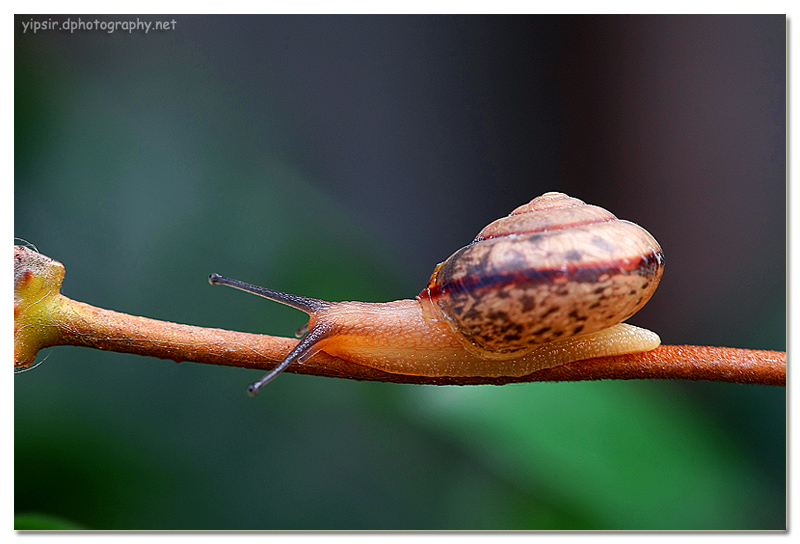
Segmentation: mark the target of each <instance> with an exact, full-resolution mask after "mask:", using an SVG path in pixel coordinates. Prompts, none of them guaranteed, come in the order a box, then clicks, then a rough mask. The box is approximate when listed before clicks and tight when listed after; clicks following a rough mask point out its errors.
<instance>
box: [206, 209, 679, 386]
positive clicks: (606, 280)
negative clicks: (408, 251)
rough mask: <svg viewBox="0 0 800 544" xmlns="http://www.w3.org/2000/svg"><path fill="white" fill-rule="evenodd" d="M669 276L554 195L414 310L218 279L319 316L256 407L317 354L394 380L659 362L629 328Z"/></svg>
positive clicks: (636, 233)
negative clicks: (618, 359) (589, 363)
mask: <svg viewBox="0 0 800 544" xmlns="http://www.w3.org/2000/svg"><path fill="white" fill-rule="evenodd" d="M663 270H664V255H663V253H662V250H661V247H660V246H659V244H658V242H656V240H655V239H654V238H653V237H652V236H651V235H650V233H648V232H647V231H646V230H644V229H643V228H641V227H640V226H638V225H635V224H634V223H630V222H628V221H623V220H619V219H617V218H616V217H615V216H614V215H613V214H612V213H611V212H608V211H606V210H604V209H603V208H600V207H597V206H591V205H587V204H585V203H584V202H583V201H581V200H578V199H575V198H571V197H569V196H567V195H565V194H562V193H545V194H544V195H542V196H539V197H537V198H534V199H533V200H531V201H530V202H529V203H527V204H525V205H523V206H520V207H518V208H517V209H515V210H514V211H513V212H511V214H510V215H508V216H507V217H504V218H502V219H498V220H497V221H494V222H493V223H491V224H489V225H488V226H487V227H485V228H484V229H483V230H482V231H481V232H480V233H479V234H478V236H477V237H476V238H475V239H474V240H473V241H472V243H470V244H469V245H467V246H465V247H463V248H461V249H459V250H458V251H456V252H455V253H453V255H451V256H450V258H449V259H447V260H446V261H444V262H443V263H440V264H439V265H438V266H436V268H435V269H434V271H433V274H432V275H431V278H430V281H429V282H428V285H427V286H426V287H425V289H423V290H422V292H420V294H419V295H417V296H416V298H415V299H413V300H397V301H394V302H386V303H367V302H326V301H324V300H318V299H315V298H309V297H304V296H298V295H292V294H288V293H282V292H280V291H274V290H272V289H267V288H264V287H258V286H256V285H250V284H247V283H244V282H240V281H238V280H233V279H229V278H225V277H222V276H220V275H219V274H212V275H211V276H210V277H209V282H210V283H211V284H214V285H217V284H222V285H228V286H231V287H235V288H238V289H241V290H244V291H248V292H251V293H255V294H257V295H261V296H263V297H266V298H268V299H270V300H274V301H276V302H281V303H283V304H286V305H288V306H291V307H293V308H297V309H298V310H302V311H304V312H306V313H307V314H309V321H308V324H307V325H306V326H304V327H303V328H301V330H300V331H298V333H299V334H305V336H304V337H303V338H302V339H301V340H300V341H299V342H298V344H297V345H296V346H295V347H294V349H292V350H291V352H290V353H289V354H288V355H287V356H286V357H285V358H284V359H283V361H281V362H280V363H279V364H278V365H277V366H276V367H275V368H274V369H273V370H271V371H270V372H269V373H268V374H266V375H265V376H264V377H263V378H261V379H260V380H259V381H257V382H255V383H253V384H251V385H250V386H249V388H248V391H249V393H250V394H251V395H255V394H256V393H257V392H258V390H259V389H260V388H261V387H262V386H264V385H265V384H266V383H267V382H269V381H270V380H272V379H273V378H275V376H277V375H278V374H279V373H280V372H282V371H283V370H284V369H286V367H288V366H289V365H290V364H292V363H293V362H295V361H300V362H302V361H303V360H304V359H306V358H308V357H310V356H311V355H313V354H314V353H316V352H317V351H320V350H321V351H324V352H326V353H328V354H329V355H333V356H335V357H340V358H342V359H345V360H348V361H351V362H354V363H357V364H360V365H366V366H369V367H373V368H377V369H380V370H383V371H386V372H390V373H395V374H410V375H417V376H487V377H497V376H525V375H527V374H531V373H533V372H536V371H538V370H542V369H544V368H550V367H555V366H559V365H563V364H566V363H571V362H575V361H580V360H583V359H590V358H594V357H601V356H609V355H621V354H625V353H635V352H640V351H649V350H651V349H654V348H656V347H658V345H659V344H660V343H661V340H660V339H659V337H658V335H657V334H655V333H653V332H651V331H648V330H645V329H641V328H639V327H634V326H633V325H628V324H625V323H622V322H623V321H624V320H626V319H628V318H629V317H631V316H632V315H633V314H635V313H636V312H637V311H638V310H639V309H641V308H642V306H644V305H645V303H646V302H647V301H648V300H649V299H650V297H651V296H652V294H653V292H654V291H655V289H656V287H657V286H658V282H659V281H660V279H661V274H662V272H663Z"/></svg>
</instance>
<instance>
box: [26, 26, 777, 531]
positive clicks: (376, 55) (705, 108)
mask: <svg viewBox="0 0 800 544" xmlns="http://www.w3.org/2000/svg"><path fill="white" fill-rule="evenodd" d="M138 17H139V19H141V20H143V21H151V22H154V21H156V20H165V19H166V20H171V19H174V20H175V21H176V28H175V29H174V30H172V31H162V32H153V31H151V32H150V33H147V34H145V33H143V32H133V33H126V32H123V31H117V32H114V33H107V32H103V31H89V30H82V31H76V32H74V33H70V32H65V31H60V30H51V31H46V32H37V33H35V34H34V33H31V32H23V25H22V23H23V22H29V21H30V20H31V18H32V17H31V16H17V17H16V18H15V127H14V129H15V195H14V198H15V202H14V204H15V206H14V207H15V220H14V227H15V235H16V236H19V237H22V238H24V239H26V240H28V241H30V242H32V243H34V244H36V245H37V246H38V248H39V250H40V251H42V252H43V253H44V254H46V255H48V256H50V257H52V258H54V259H56V260H59V261H61V262H62V263H64V265H65V266H66V269H67V274H66V278H65V281H64V284H63V288H62V292H63V293H64V294H65V295H67V296H69V297H71V298H74V299H77V300H81V301H84V302H87V303H90V304H94V305H97V306H101V307H105V308H111V309H115V310H119V311H124V312H128V313H132V314H138V315H145V316H148V317H154V318H158V319H166V320H171V321H178V322H184V323H191V324H195V325H202V326H210V327H223V328H230V329H236V330H243V331H249V332H268V333H272V334H278V335H283V336H291V335H292V333H293V332H294V331H295V330H296V329H297V328H298V327H299V326H300V325H301V324H302V323H303V322H304V316H303V315H302V314H300V313H299V312H296V311H293V310H291V309H288V308H285V307H282V306H280V305H278V304H274V303H270V302H267V301H265V300H263V299H260V298H259V297H255V296H251V295H247V294H244V293H240V292H236V291H233V290H230V289H224V288H214V287H211V286H210V285H209V284H208V282H207V276H208V274H209V273H211V272H218V273H221V274H225V275H229V276H232V277H236V278H240V279H242V280H245V281H249V282H252V283H257V284H262V285H266V286H270V287H273V288H276V289H280V290H283V291H290V292H296V293H300V294H305V295H310V296H314V297H319V298H326V299H334V300H345V299H349V300H367V301H385V300H393V299H398V298H410V297H413V296H414V295H416V294H417V293H418V292H419V291H420V290H421V289H422V287H424V285H425V283H426V282H427V279H428V276H429V275H430V273H431V271H432V270H433V267H434V266H435V265H436V263H438V262H440V261H442V260H444V259H445V258H447V257H448V256H449V255H450V254H451V253H452V252H453V251H455V250H456V249H458V248H459V247H461V246H463V245H465V244H466V243H468V242H469V241H470V240H471V239H472V238H473V237H474V236H475V234H476V233H477V232H478V231H479V230H480V229H481V228H482V227H483V226H484V225H486V224H487V223H489V222H490V221H492V220H494V219H496V218H498V217H501V216H503V215H506V214H507V213H509V212H510V211H511V210H512V209H513V208H514V207H516V206H518V205H520V204H522V203H524V202H527V201H528V200H530V199H531V198H533V197H534V196H537V195H539V194H541V193H543V192H546V191H551V190H558V191H563V192H566V193H568V194H570V195H573V196H576V197H579V198H581V199H583V200H585V201H587V202H590V203H594V204H598V205H601V206H603V207H606V208H608V209H610V210H611V211H613V212H614V213H616V214H617V215H618V216H619V217H621V218H625V219H629V220H632V221H635V222H637V223H640V224H642V225H643V226H645V227H646V228H647V229H648V230H649V231H650V232H652V233H653V234H654V236H655V237H656V238H657V239H658V240H659V241H660V243H661V244H662V246H663V248H664V251H665V254H666V263H667V264H666V272H665V276H664V279H663V281H662V284H661V286H660V288H659V290H658V291H657V292H656V294H655V296H654V298H653V300H652V301H651V302H650V303H649V304H648V306H647V307H646V308H645V309H643V310H642V311H641V312H640V313H639V314H638V315H637V316H635V317H634V318H633V319H632V322H633V323H635V324H639V325H642V326H645V327H648V328H652V329H654V330H656V331H657V332H659V334H660V335H661V337H662V340H663V341H664V342H665V343H670V344H680V343H687V344H709V345H730V346H736V347H750V348H761V349H778V350H783V349H785V345H786V334H785V330H786V272H785V270H786V249H785V248H786V200H785V194H786V183H785V171H786V170H785V169H786V162H785V146H786V140H785V131H786V124H785V115H786V111H785V103H786V102H785V99H786V97H785V86H786V75H785V74H786V70H785V61H786V57H785V43H786V19H785V17H784V16H753V17H750V16H725V17H695V16H692V17H683V16H670V17H611V16H605V17H427V16H426V17H366V16H361V17H336V16H326V17H299V16H298V17H295V16H268V17H217V16H213V17H210V16H209V17H206V16H198V17H195V16H183V15H180V16H177V15H176V16H147V15H145V16H141V15H140V16H138ZM33 18H34V19H36V20H39V21H42V20H45V21H46V20H47V19H48V18H47V17H43V16H35V17H33ZM80 18H81V19H82V20H83V21H94V20H95V19H97V20H100V21H119V20H128V19H131V17H128V16H119V15H114V16H97V17H95V16H80ZM132 18H133V19H134V20H135V19H136V16H133V17H132ZM49 19H50V20H51V21H59V22H60V21H63V20H65V19H66V16H51V17H50V18H49ZM70 19H71V20H73V21H76V20H77V19H78V16H71V17H70ZM47 352H49V356H48V358H47V360H46V362H45V363H44V364H42V365H41V366H39V367H37V368H35V369H34V370H32V371H30V372H26V373H22V374H19V375H17V376H16V377H15V400H14V402H15V429H14V439H15V459H14V467H15V480H14V488H15V489H14V493H15V510H16V513H17V514H18V515H19V516H20V517H18V518H17V528H24V527H34V526H36V527H40V526H57V527H75V526H77V527H82V528H87V529H221V530H226V529H227V530H233V529H494V530H499V529H717V530H719V529H782V528H785V526H786V483H785V480H786V427H785V425H786V418H785V410H786V391H785V389H784V388H777V387H764V386H741V385H733V384H715V383H688V382H633V381H632V382H601V383H575V384H528V385H510V386H503V387H493V386H479V387H435V386H408V385H395V384H382V383H356V382H350V381H346V380H337V379H326V378H318V377H309V376H295V375H292V374H284V375H283V376H281V377H280V378H279V379H277V380H276V381H275V382H273V383H272V384H270V385H269V386H268V387H267V389H266V390H264V391H263V392H262V394H261V395H260V396H259V397H258V398H256V399H252V398H249V397H248V396H247V395H246V394H245V387H246V385H247V384H248V383H249V382H251V381H253V380H254V379H257V378H258V377H260V375H261V373H260V372H257V371H253V370H243V369H233V368H216V367H212V366H206V365H199V364H192V363H184V364H180V365H176V364H175V363H174V362H171V361H162V360H157V359H149V358H143V357H136V356H130V355H121V354H116V353H106V352H101V351H95V350H89V349H82V348H71V347H61V348H55V349H51V350H46V352H45V353H47ZM37 524H38V525H37ZM42 524H44V525H42Z"/></svg>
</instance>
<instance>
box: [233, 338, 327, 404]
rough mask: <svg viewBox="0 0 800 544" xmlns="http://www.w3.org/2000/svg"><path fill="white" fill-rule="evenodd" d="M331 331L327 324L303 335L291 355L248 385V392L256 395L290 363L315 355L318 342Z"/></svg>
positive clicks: (252, 395)
mask: <svg viewBox="0 0 800 544" xmlns="http://www.w3.org/2000/svg"><path fill="white" fill-rule="evenodd" d="M330 332H331V328H330V327H325V326H321V327H315V328H313V329H311V330H310V331H309V333H308V334H307V335H306V336H305V337H303V339H302V340H300V342H298V344H297V345H296V346H295V347H294V349H293V350H292V351H290V352H289V355H287V356H286V357H285V358H284V359H283V361H281V362H280V363H279V364H278V366H276V367H275V368H273V369H272V370H270V371H269V372H268V373H267V374H265V375H264V377H263V378H261V379H260V380H258V381H257V382H254V383H251V384H250V385H249V386H247V393H248V394H249V395H250V396H251V397H254V396H256V395H257V394H258V391H259V390H260V389H261V388H262V387H264V386H265V385H266V384H268V383H269V382H271V381H272V380H273V379H275V377H276V376H277V375H278V374H280V373H281V372H283V371H284V370H286V367H288V366H289V365H290V364H292V363H293V362H295V361H302V359H305V358H307V357H310V356H312V355H314V353H316V352H317V351H318V350H319V344H318V342H319V341H320V340H322V339H323V338H326V337H327V336H328V335H329V334H330Z"/></svg>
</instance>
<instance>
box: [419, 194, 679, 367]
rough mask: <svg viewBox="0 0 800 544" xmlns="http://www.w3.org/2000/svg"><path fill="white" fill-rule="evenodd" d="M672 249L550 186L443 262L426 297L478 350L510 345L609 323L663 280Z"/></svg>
mask: <svg viewBox="0 0 800 544" xmlns="http://www.w3.org/2000/svg"><path fill="white" fill-rule="evenodd" d="M663 269H664V256H663V253H662V251H661V247H660V246H659V245H658V242H656V240H655V239H654V238H653V237H652V236H651V235H650V233H648V232H647V231H646V230H644V229H643V228H641V227H639V226H638V225H635V224H633V223H630V222H628V221H621V220H619V219H617V218H616V217H615V216H614V215H613V214H612V213H610V212H608V211H606V210H604V209H603V208H599V207H597V206H589V205H586V204H585V203H584V202H582V201H580V200H578V199H575V198H571V197H568V196H567V195H564V194H561V193H546V194H544V195H542V196H540V197H537V198H534V199H533V200H531V201H530V202H529V203H528V204H525V205H524V206H520V207H519V208H517V209H516V210H514V211H513V212H512V213H511V214H510V215H509V216H508V217H504V218H503V219H499V220H497V221H495V222H494V223H492V224H490V225H488V226H487V227H486V228H484V229H483V230H482V231H481V232H480V233H479V234H478V236H477V237H476V238H475V240H474V241H473V242H472V243H471V244H470V245H468V246H466V247H464V248H462V249H460V250H458V251H457V252H455V253H454V254H453V255H452V256H451V257H450V258H449V259H447V261H445V262H444V263H442V264H440V265H439V266H438V267H437V268H436V270H435V271H434V273H433V275H432V276H431V279H430V282H429V283H428V287H427V288H426V289H425V290H423V292H422V293H420V297H419V298H420V299H424V298H429V299H430V300H431V301H432V302H434V308H439V309H440V310H441V313H442V316H444V317H445V318H446V319H447V320H449V321H450V322H451V324H452V326H453V327H454V328H456V329H457V330H458V331H460V332H461V333H462V335H463V337H464V338H465V339H466V341H467V342H468V343H470V344H472V345H473V346H475V347H477V348H478V349H481V350H484V351H487V352H494V353H497V354H504V353H510V352H517V351H520V350H525V349H526V348H529V347H530V346H531V345H534V344H542V343H545V342H551V341H554V340H559V339H562V338H567V337H570V336H577V335H582V334H589V333H592V332H597V331H599V330H602V329H605V328H607V327H610V326H612V325H615V324H617V323H620V322H621V321H624V320H625V319H627V318H629V317H630V316H632V315H633V314H634V313H636V312H637V311H638V310H639V309H640V308H641V307H642V306H644V304H645V303H646V302H647V301H648V299H649V298H650V296H651V295H652V294H653V292H654V291H655V289H656V287H657V286H658V282H659V281H660V279H661V274H662V272H663Z"/></svg>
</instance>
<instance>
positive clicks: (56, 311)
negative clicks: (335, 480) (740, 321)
mask: <svg viewBox="0 0 800 544" xmlns="http://www.w3.org/2000/svg"><path fill="white" fill-rule="evenodd" d="M63 278H64V266H63V265H62V264H61V263H59V262H57V261H54V260H52V259H50V258H48V257H46V256H44V255H41V254H40V253H36V252H35V251H32V250H30V249H28V248H25V247H22V246H15V247H14V368H15V369H23V368H27V367H29V366H30V365H31V364H32V363H33V360H34V359H35V357H36V354H37V353H38V351H39V350H40V349H44V348H47V347H52V346H57V345H72V346H85V347H91V348H96V349H105V350H109V351H117V352H121V353H135V354H138V355H147V356H151V357H158V358H161V359H172V360H174V361H177V362H180V361H193V362H197V363H206V364H213V365H224V366H238V367H244V368H257V369H260V370H264V371H268V370H270V369H272V368H274V367H275V365H277V364H278V363H279V362H280V361H281V360H282V359H283V358H284V356H285V355H286V354H288V352H289V351H290V350H291V349H292V348H293V347H294V345H295V344H296V343H297V340H295V339H291V338H281V337H276V336H269V335H262V334H249V333H243V332H236V331H229V330H223V329H212V328H204V327H195V326H191V325H181V324H178V323H170V322H167V321H158V320H154V319H148V318H146V317H138V316H133V315H128V314H124V313H119V312H115V311H112V310H104V309H101V308H96V307H94V306H90V305H88V304H84V303H82V302H78V301H74V300H71V299H69V298H67V297H65V296H64V295H62V294H61V293H60V292H59V290H60V288H61V282H62V280H63ZM286 371H287V372H294V373H298V374H313V375H315V376H328V377H335V378H349V379H354V380H373V381H383V382H395V383H416V384H434V385H476V384H495V385H502V384H506V383H514V382H535V381H580V380H605V379H618V380H632V379H636V380H641V379H684V380H709V381H721V382H736V383H749V384H762V385H784V386H785V385H786V353H784V352H779V351H760V350H748V349H735V348H724V347H709V346H660V347H659V348H656V349H654V350H652V351H648V352H645V353H635V354H630V355H621V356H616V357H600V358H596V359H588V360H585V361H579V362H575V363H571V364H567V365H562V366H559V367H555V368H549V369H545V370H540V371H538V372H535V373H533V374H529V375H527V376H521V377H499V378H490V377H427V376H408V375H403V374H391V373H388V372H383V371H380V370H376V369H373V368H370V367H365V366H361V365H357V364H354V363H351V362H348V361H346V360H344V359H340V358H338V357H333V356H331V355H328V354H326V353H324V352H319V353H317V354H316V355H314V356H313V357H311V358H309V359H308V360H306V361H303V362H302V363H299V362H298V363H294V364H292V365H291V366H289V368H288V369H287V370H286Z"/></svg>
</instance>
